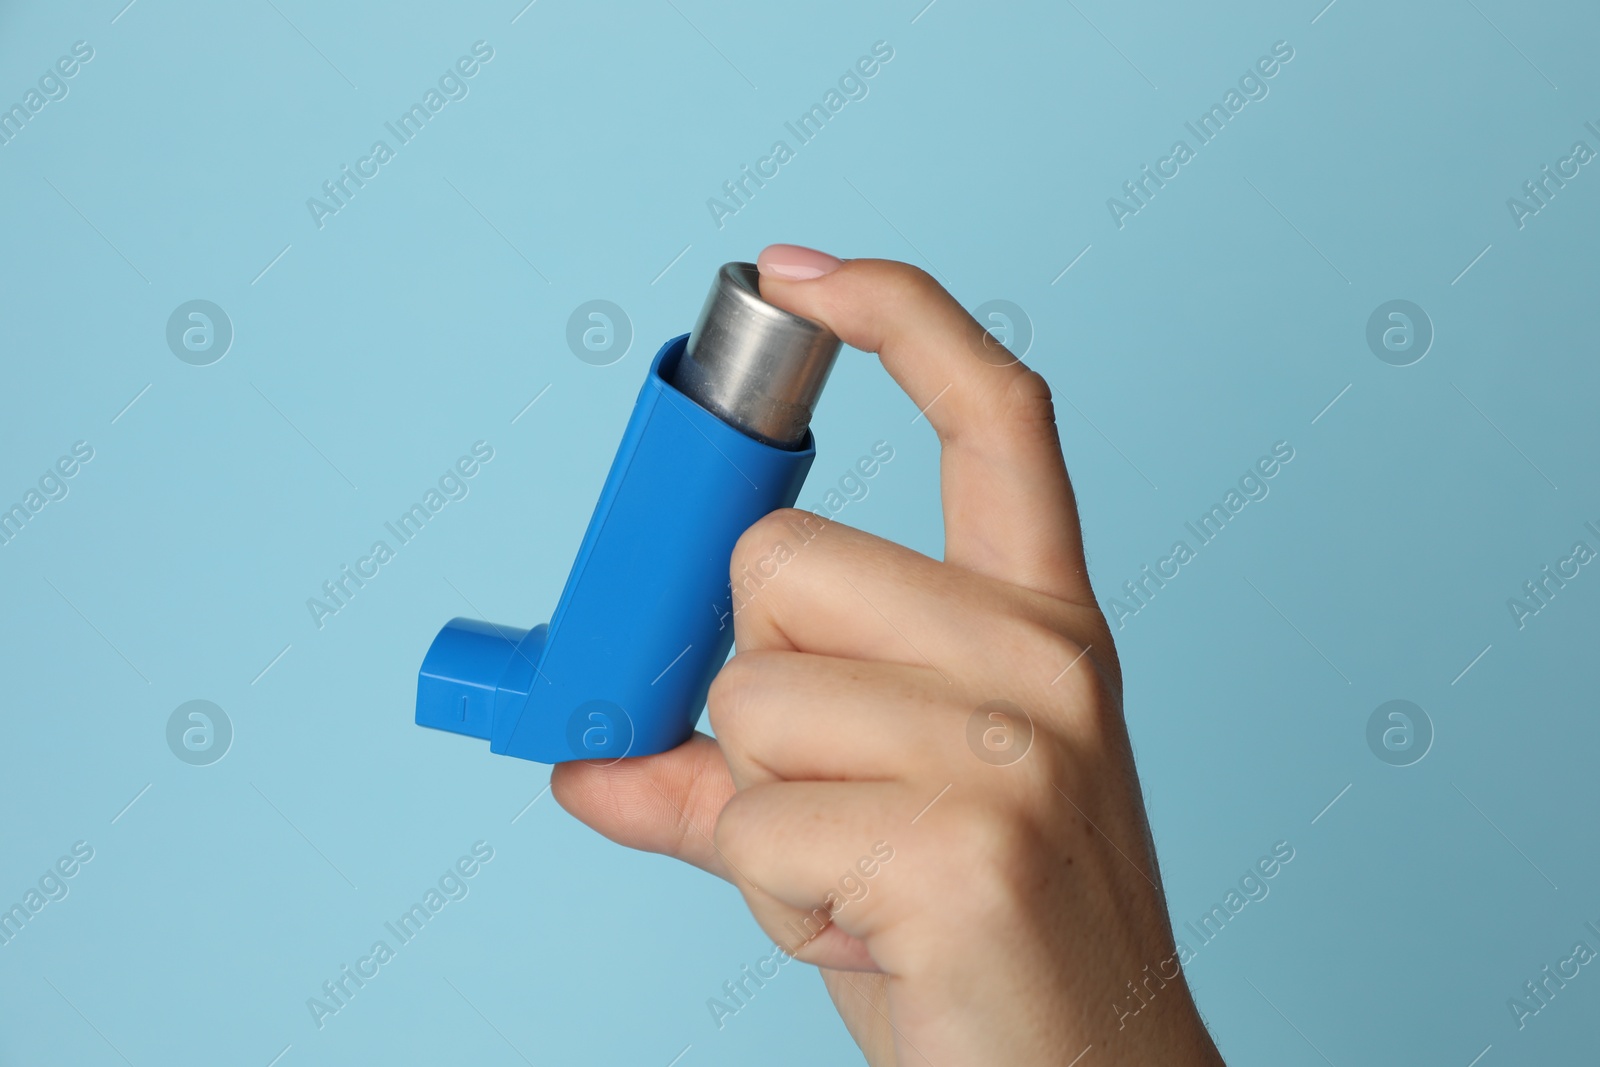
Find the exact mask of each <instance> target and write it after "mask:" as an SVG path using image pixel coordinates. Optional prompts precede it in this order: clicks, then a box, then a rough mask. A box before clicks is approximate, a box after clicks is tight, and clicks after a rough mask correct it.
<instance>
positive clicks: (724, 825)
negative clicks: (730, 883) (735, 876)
mask: <svg viewBox="0 0 1600 1067" xmlns="http://www.w3.org/2000/svg"><path fill="white" fill-rule="evenodd" d="M761 838H762V824H761V820H760V816H759V812H758V811H757V809H756V807H755V805H754V804H753V803H752V795H751V794H750V793H749V792H748V791H745V792H739V793H735V794H733V796H731V797H729V798H728V802H727V803H726V804H724V805H723V806H722V811H721V812H720V813H719V814H718V815H717V825H716V827H715V828H714V829H713V830H712V832H711V840H712V843H713V844H714V845H716V847H717V851H718V852H720V853H722V855H723V858H725V859H726V860H727V861H728V863H729V864H730V865H731V866H732V867H733V868H734V869H735V870H746V869H748V868H750V867H751V866H753V865H754V862H755V860H756V858H757V855H758V854H757V851H756V848H757V846H758V845H759V843H760V841H761Z"/></svg>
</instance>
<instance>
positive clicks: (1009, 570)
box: [757, 245, 1094, 603]
mask: <svg viewBox="0 0 1600 1067" xmlns="http://www.w3.org/2000/svg"><path fill="white" fill-rule="evenodd" d="M836 263H837V264H838V265H837V266H834V265H833V264H836ZM757 266H758V267H759V269H760V271H761V295H762V297H763V298H764V299H766V300H768V301H769V302H771V303H773V304H776V305H777V306H779V307H781V308H784V309H785V310H787V311H792V312H794V313H795V314H797V315H801V316H803V317H805V318H808V319H813V320H815V321H817V322H821V323H822V324H824V325H826V326H827V327H828V328H829V329H831V330H832V331H833V332H834V333H835V334H837V335H838V336H839V338H840V339H841V340H843V341H844V342H845V343H846V344H848V345H850V346H851V347H853V348H858V349H861V350H862V351H865V352H876V353H877V354H878V356H879V358H880V359H881V360H882V362H883V366H884V369H885V370H887V371H888V372H889V374H890V376H891V377H893V378H894V380H895V381H896V382H898V383H899V384H900V387H901V388H903V389H904V390H905V391H906V394H907V395H908V396H909V397H910V398H911V400H912V402H913V403H915V404H916V405H917V408H918V409H919V410H920V411H921V412H922V413H923V414H924V415H925V416H926V417H927V419H928V422H929V423H930V424H931V425H932V426H933V429H934V432H935V433H937V434H938V436H939V442H940V446H941V453H940V483H941V493H942V497H943V503H944V533H945V559H946V560H947V561H948V562H950V563H953V564H955V565H956V566H959V567H963V568H966V569H968V570H972V571H976V572H978V573H980V574H984V575H987V576H989V577H992V578H997V579H1000V580H1002V581H1006V582H1010V583H1012V584H1014V585H1019V586H1022V587H1024V588H1028V589H1032V590H1035V591H1037V592H1041V593H1045V594H1048V595H1051V596H1055V597H1059V598H1061V599H1064V600H1071V601H1073V602H1076V603H1093V602H1094V594H1093V592H1092V591H1091V590H1090V587H1089V580H1088V575H1087V573H1086V568H1085V566H1084V561H1083V539H1082V532H1081V530H1080V528H1079V523H1078V510H1077V505H1076V503H1075V501H1074V499H1073V494H1072V484H1071V482H1070V481H1069V480H1068V478H1067V468H1066V463H1065V461H1064V460H1063V458H1062V455H1061V442H1060V438H1059V437H1058V435H1057V432H1056V424H1055V414H1054V408H1053V406H1052V404H1051V400H1050V388H1049V386H1048V385H1047V384H1046V383H1045V380H1044V379H1043V378H1042V377H1041V376H1040V375H1038V374H1037V373H1035V372H1034V371H1031V370H1029V369H1028V368H1027V367H1026V366H1024V365H1023V364H1022V363H1021V362H1020V361H1018V360H1014V359H995V358H994V357H993V356H992V355H991V356H990V357H989V358H987V359H986V358H984V357H983V356H981V355H980V354H979V353H982V352H985V351H987V352H990V353H993V352H995V351H997V349H996V348H995V346H994V343H993V340H992V338H988V337H987V335H986V331H985V330H984V329H983V327H982V326H980V325H978V323H977V321H976V320H974V319H973V318H972V316H971V315H969V314H967V312H966V310H965V309H964V308H962V306H961V305H960V304H958V303H957V302H956V300H955V298H954V297H952V296H951V295H950V294H949V293H947V292H946V291H945V290H944V288H943V287H942V286H940V285H939V283H938V282H936V281H934V280H933V278H931V277H930V276H929V275H928V274H926V273H925V272H923V271H921V270H919V269H917V268H916V267H913V266H910V265H909V264H905V263H897V262H894V261H892V260H884V259H853V260H847V261H844V262H843V263H839V261H837V260H834V258H833V257H832V256H827V255H825V254H823V253H820V252H814V251H812V250H811V249H805V248H798V247H796V246H794V245H769V246H768V247H767V248H765V249H763V250H762V252H761V256H760V258H759V259H758V260H757ZM819 271H821V272H822V273H818V272H819ZM999 351H1002V352H1003V350H999Z"/></svg>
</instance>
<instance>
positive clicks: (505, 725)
mask: <svg viewBox="0 0 1600 1067" xmlns="http://www.w3.org/2000/svg"><path fill="white" fill-rule="evenodd" d="M838 354H839V339H838V338H837V337H835V336H834V335H833V333H832V332H830V331H829V330H828V329H827V328H825V327H823V326H820V325H818V324H817V323H814V322H811V321H810V320H808V319H803V318H800V317H799V316H797V315H793V314H790V313H789V312H787V311H783V310H781V309H780V308H777V307H774V306H773V305H771V304H768V303H767V302H766V301H764V300H762V299H761V296H760V289H759V285H758V275H757V273H756V268H755V266H754V265H753V264H750V263H728V264H725V265H724V266H723V267H722V269H721V270H719V271H718V272H717V280H716V284H715V285H714V286H713V287H712V289H711V295H710V296H709V297H707V298H706V302H705V306H704V307H703V308H702V309H701V311H700V318H699V320H698V321H697V322H696V323H695V326H694V330H693V332H691V333H689V334H687V335H685V336H682V337H677V338H674V339H673V340H671V341H668V342H667V343H666V345H665V346H664V347H662V349H661V351H659V352H657V353H656V356H655V359H654V360H653V361H652V362H651V364H650V372H649V374H648V375H647V376H646V378H645V382H644V388H642V389H641V390H640V391H639V399H638V400H637V401H635V402H634V406H633V415H632V416H631V417H630V418H629V420H628V427H627V429H626V430H625V431H624V432H623V435H622V444H621V445H620V446H619V447H618V449H617V455H616V458H615V459H614V460H612V462H611V471H610V473H609V474H607V475H606V481H605V485H604V487H602V488H601V490H600V500H599V503H597V504H596V505H595V509H594V516H593V517H592V518H591V519H590V520H589V528H588V530H587V532H585V533H584V535H583V543H582V544H581V545H580V546H579V548H578V559H577V562H575V563H574V564H573V566H572V572H571V574H569V575H568V577H567V584H566V587H565V588H564V589H563V590H562V592H561V599H560V601H559V602H558V603H557V604H556V610H555V615H554V616H553V617H552V618H551V620H550V622H549V624H548V625H545V624H540V625H538V626H535V627H534V628H533V629H531V630H521V629H513V628H511V627H508V626H495V625H493V624H490V623H484V622H478V621H475V620H472V619H452V620H451V621H450V622H448V623H446V624H445V627H444V629H442V630H440V631H439V635H438V636H437V637H435V638H434V640H433V645H432V647H430V648H429V649H428V654H427V656H426V657H425V658H424V659H423V661H422V669H421V671H420V672H419V675H418V678H417V720H416V721H417V725H419V726H431V727H433V728H434V729H438V730H449V731H451V732H452V733H458V734H466V735H467V736H469V737H477V738H482V739H486V740H488V742H489V751H491V752H498V753H500V754H502V755H507V756H517V757H520V758H521V759H529V760H537V761H539V762H540V763H563V762H566V761H568V760H580V759H618V758H621V757H623V756H646V755H651V754H653V753H657V752H665V751H666V750H668V749H670V748H673V747H675V746H677V745H679V744H682V743H683V742H684V741H686V740H688V738H689V735H690V734H691V733H692V732H693V731H694V726H695V723H696V721H697V720H698V719H699V718H700V710H701V708H702V707H704V705H705V699H706V691H707V690H708V689H709V688H710V686H711V679H712V677H713V676H715V674H716V673H717V670H718V669H719V668H720V667H721V666H722V663H723V661H724V660H725V659H726V658H727V655H728V650H729V649H730V648H731V647H732V644H733V605H732V600H731V595H730V589H729V582H728V565H729V560H730V559H731V557H732V554H733V546H734V542H735V541H737V540H738V538H739V535H740V534H741V533H743V532H744V530H745V529H746V528H747V527H748V526H749V525H750V524H751V523H753V522H755V521H756V520H757V519H759V518H761V517H762V516H763V515H765V514H767V513H768V512H770V511H772V510H774V509H776V508H783V507H789V506H791V505H792V504H793V503H794V502H795V499H796V497H798V496H799V495H800V485H801V483H802V482H804V481H805V477H806V472H807V471H808V470H809V469H810V467H811V461H812V459H813V458H815V456H816V447H815V444H814V442H813V440H812V436H811V430H810V428H809V427H810V423H811V413H812V410H813V409H814V408H815V406H816V402H817V397H818V396H819V395H820V394H821V392H822V387H823V385H824V384H825V383H826V382H827V380H828V372H829V371H831V370H832V369H833V363H834V359H835V358H836V357H837V356H838Z"/></svg>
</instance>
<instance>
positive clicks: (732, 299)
mask: <svg viewBox="0 0 1600 1067" xmlns="http://www.w3.org/2000/svg"><path fill="white" fill-rule="evenodd" d="M838 355H839V338H838V337H836V336H834V334H833V331H831V330H829V329H828V328H827V327H826V326H823V325H821V324H819V323H815V322H812V321H811V320H810V319H804V318H801V317H800V316H799V315H795V314H792V313H790V312H788V311H784V310H783V309H782V308H779V307H774V306H773V305H772V304H769V303H767V302H766V301H765V300H763V299H761V290H760V275H759V274H758V273H757V271H756V266H755V264H754V263H724V264H723V265H722V268H721V269H720V270H718V271H717V280H716V283H715V284H714V285H712V287H711V293H710V295H709V296H707V297H706V302H705V306H704V307H702V308H701V309H700V318H699V319H698V320H697V321H696V322H695V324H694V330H693V331H692V332H691V333H690V334H689V342H688V346H687V348H685V350H684V353H683V357H682V358H681V359H680V360H679V361H678V367H677V370H676V371H675V372H674V373H673V376H672V384H673V385H674V386H676V387H677V388H678V390H679V391H680V392H682V393H684V394H685V395H686V396H688V397H690V398H691V399H693V400H694V401H695V402H696V403H698V404H700V405H701V406H702V407H704V408H706V409H707V410H709V411H711V412H713V413H715V414H716V415H717V416H719V417H720V418H721V419H722V420H723V421H724V422H726V423H728V424H729V425H732V426H735V427H737V428H738V429H740V430H742V431H743V432H744V433H746V434H749V435H750V436H751V437H754V438H756V439H757V440H760V441H765V442H766V443H767V444H770V445H775V446H777V447H779V448H787V449H795V448H799V447H800V446H801V444H802V443H803V442H804V441H805V437H806V429H807V427H809V426H810V425H811V414H812V412H813V411H814V410H815V408H816V405H817V398H818V397H819V396H820V395H821V394H822V387H823V386H824V385H825V384H827V381H828V372H829V371H831V370H832V369H833V364H834V360H835V359H836V358H837V357H838Z"/></svg>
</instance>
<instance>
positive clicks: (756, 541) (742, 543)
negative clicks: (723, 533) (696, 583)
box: [728, 508, 820, 585]
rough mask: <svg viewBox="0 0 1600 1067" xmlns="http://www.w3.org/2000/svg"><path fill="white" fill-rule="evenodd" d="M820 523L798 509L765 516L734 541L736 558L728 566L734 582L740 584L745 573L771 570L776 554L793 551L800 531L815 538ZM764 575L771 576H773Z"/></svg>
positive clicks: (809, 514)
mask: <svg viewBox="0 0 1600 1067" xmlns="http://www.w3.org/2000/svg"><path fill="white" fill-rule="evenodd" d="M808 522H809V525H808ZM819 522H820V520H819V519H818V518H817V517H816V516H815V515H813V514H811V513H810V512H807V511H801V510H799V509H798V508H779V509H778V510H776V511H772V512H768V513H767V514H765V515H763V516H761V518H759V519H757V520H756V521H755V522H753V523H751V524H750V525H749V526H748V527H747V528H746V529H745V531H744V532H743V533H742V534H740V535H739V539H738V540H737V541H735V542H734V545H733V557H732V559H731V560H730V561H729V567H728V573H729V577H730V580H731V581H732V582H733V583H734V584H735V585H737V584H738V581H739V579H740V578H741V577H742V576H743V575H745V574H749V573H751V572H754V573H757V574H761V573H762V572H763V571H764V570H769V569H771V564H772V561H773V559H774V556H775V555H777V554H778V553H780V552H781V551H783V550H785V549H792V546H791V545H790V544H789V542H790V541H793V540H794V539H795V537H796V531H797V530H804V531H805V532H807V533H810V534H813V535H815V533H816V532H820V531H817V530H814V529H813V528H814V527H816V526H817V525H818V523H819ZM764 576H765V577H770V575H764Z"/></svg>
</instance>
